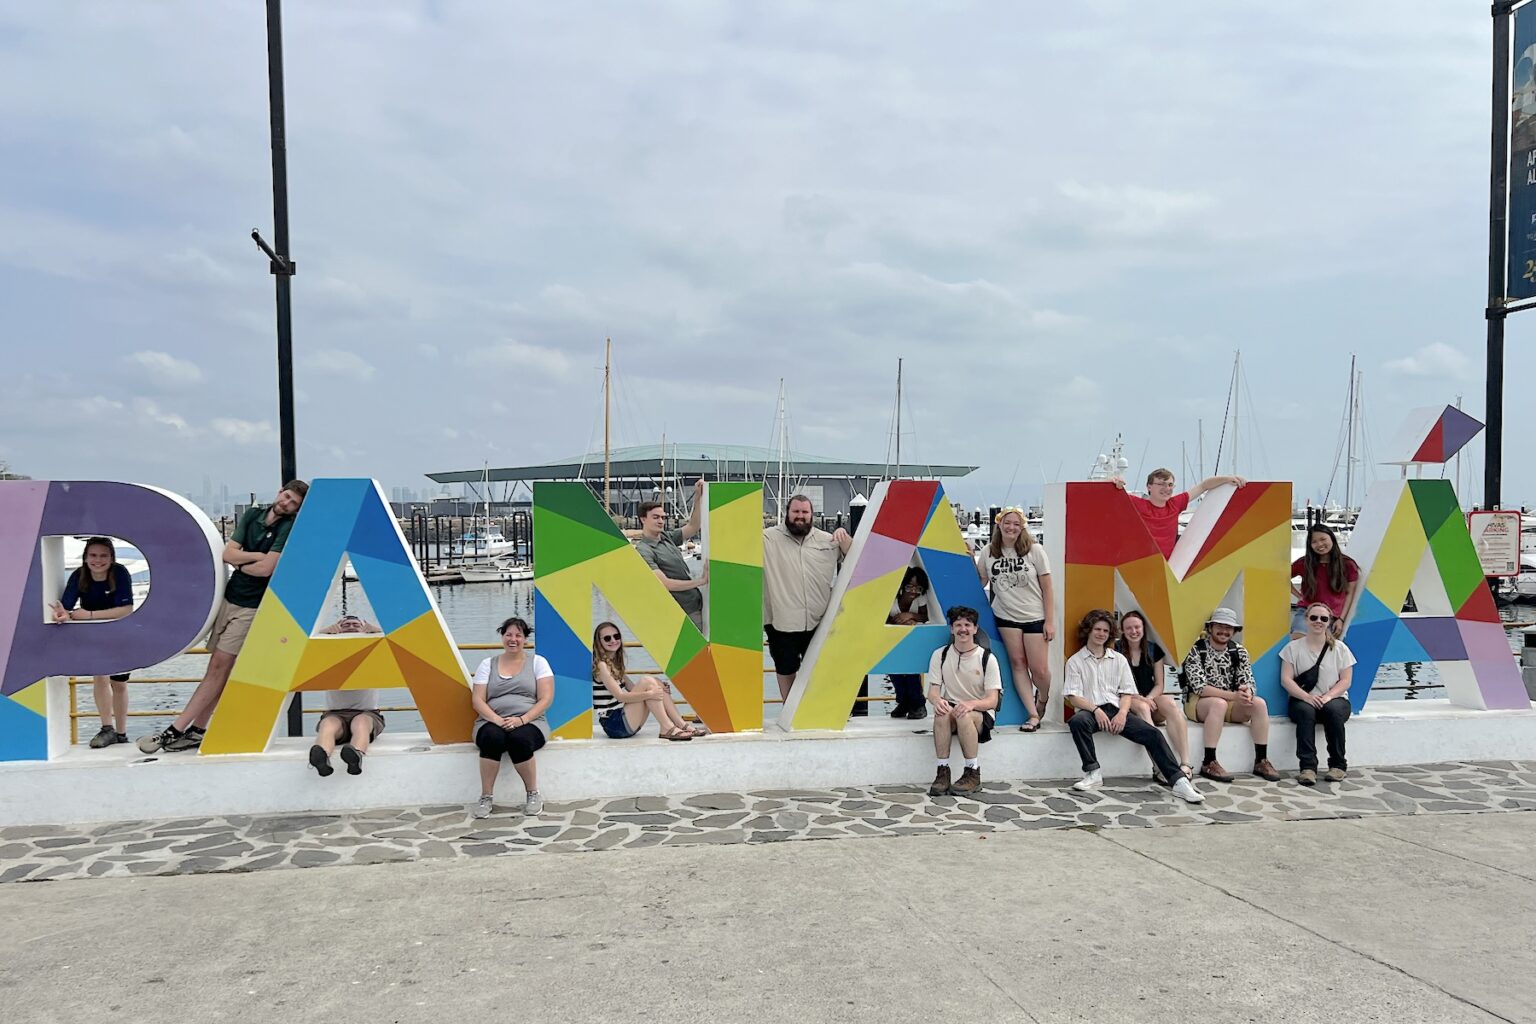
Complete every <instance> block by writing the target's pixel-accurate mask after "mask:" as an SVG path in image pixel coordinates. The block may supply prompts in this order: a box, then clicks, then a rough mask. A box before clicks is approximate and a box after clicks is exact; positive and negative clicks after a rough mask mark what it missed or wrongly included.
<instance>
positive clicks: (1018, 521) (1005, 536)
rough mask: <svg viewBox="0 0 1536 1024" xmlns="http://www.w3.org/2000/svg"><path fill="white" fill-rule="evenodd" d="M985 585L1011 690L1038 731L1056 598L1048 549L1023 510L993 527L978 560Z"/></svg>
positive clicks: (1046, 694) (1026, 728)
mask: <svg viewBox="0 0 1536 1024" xmlns="http://www.w3.org/2000/svg"><path fill="white" fill-rule="evenodd" d="M976 571H977V572H979V573H981V584H982V586H986V585H987V584H989V583H990V584H991V585H992V614H993V615H995V616H997V631H998V632H999V633H1000V634H1001V635H1002V638H1003V646H1004V647H1006V648H1007V649H1008V664H1010V665H1011V666H1013V688H1014V689H1015V690H1017V691H1018V693H1019V700H1020V701H1022V702H1023V704H1024V711H1025V713H1026V714H1027V715H1028V716H1029V721H1027V722H1025V723H1024V724H1023V725H1021V726H1019V731H1020V732H1034V731H1035V730H1036V729H1038V728H1040V719H1042V718H1043V717H1045V712H1046V709H1047V708H1049V707H1050V699H1051V661H1050V654H1049V652H1048V651H1047V649H1046V645H1047V644H1049V643H1050V642H1051V641H1052V640H1054V639H1056V596H1055V590H1054V588H1053V587H1052V585H1051V563H1050V562H1048V561H1047V560H1046V557H1045V545H1043V544H1041V543H1040V542H1039V541H1037V540H1035V538H1034V535H1033V534H1031V533H1030V532H1029V527H1028V525H1026V523H1025V522H1024V510H1023V509H1020V508H1005V509H1003V511H1002V512H1001V513H999V514H998V517H997V521H996V522H994V523H993V524H992V543H991V544H989V545H988V546H987V547H984V548H982V549H981V551H980V552H979V553H978V554H977V555H976Z"/></svg>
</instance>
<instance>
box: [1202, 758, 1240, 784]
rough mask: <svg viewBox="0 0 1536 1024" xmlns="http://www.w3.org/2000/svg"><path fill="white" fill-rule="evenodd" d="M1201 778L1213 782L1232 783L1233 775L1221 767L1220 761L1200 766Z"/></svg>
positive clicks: (1208, 762)
mask: <svg viewBox="0 0 1536 1024" xmlns="http://www.w3.org/2000/svg"><path fill="white" fill-rule="evenodd" d="M1200 776H1201V777H1202V778H1206V779H1210V780H1211V781H1212V782H1231V781H1232V773H1231V772H1229V771H1227V770H1226V769H1225V768H1223V767H1222V766H1221V762H1220V761H1207V762H1205V764H1203V765H1201V766H1200Z"/></svg>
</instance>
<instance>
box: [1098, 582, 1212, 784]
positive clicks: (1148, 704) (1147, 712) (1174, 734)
mask: <svg viewBox="0 0 1536 1024" xmlns="http://www.w3.org/2000/svg"><path fill="white" fill-rule="evenodd" d="M1115 650H1117V651H1119V652H1120V653H1121V654H1123V655H1125V660H1126V661H1127V662H1128V663H1129V664H1130V666H1131V678H1132V679H1134V680H1135V681H1136V692H1137V693H1138V694H1140V695H1141V700H1140V701H1139V702H1138V704H1137V707H1136V713H1137V714H1138V715H1140V716H1141V717H1142V718H1145V719H1146V720H1147V721H1149V722H1151V723H1152V724H1153V725H1161V726H1162V727H1163V729H1164V731H1166V732H1167V733H1168V745H1169V746H1171V747H1172V748H1173V752H1174V754H1175V755H1176V756H1177V757H1178V759H1179V768H1180V770H1182V771H1183V772H1184V776H1185V778H1194V776H1195V770H1194V768H1192V767H1191V766H1190V763H1189V724H1188V722H1187V721H1186V719H1185V718H1184V709H1183V708H1181V707H1180V706H1179V702H1178V701H1177V700H1176V699H1175V698H1174V696H1173V695H1172V694H1170V693H1168V692H1167V691H1166V690H1165V689H1164V682H1163V659H1164V658H1165V657H1166V656H1167V652H1165V651H1164V650H1163V649H1162V648H1161V647H1160V646H1158V643H1157V641H1156V640H1153V639H1152V638H1151V637H1150V636H1148V635H1147V617H1146V616H1145V615H1143V614H1141V612H1139V611H1137V610H1135V609H1134V608H1133V609H1131V610H1130V611H1128V612H1126V613H1125V614H1124V615H1122V616H1120V639H1118V640H1116V641H1115ZM1152 774H1153V777H1154V778H1157V777H1158V775H1159V773H1158V772H1157V771H1156V769H1154V770H1153V773H1152ZM1157 781H1159V782H1161V783H1162V784H1163V785H1165V786H1170V785H1172V784H1173V783H1172V781H1171V780H1168V779H1162V778H1157Z"/></svg>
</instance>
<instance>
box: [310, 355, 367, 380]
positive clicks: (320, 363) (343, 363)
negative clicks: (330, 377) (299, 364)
mask: <svg viewBox="0 0 1536 1024" xmlns="http://www.w3.org/2000/svg"><path fill="white" fill-rule="evenodd" d="M304 368H305V369H306V370H315V371H317V372H319V373H331V374H335V375H336V376H338V377H351V378H353V379H354V380H371V379H372V378H373V375H374V374H375V373H377V372H378V370H377V369H375V368H374V366H373V364H372V363H370V362H368V361H367V360H366V359H364V358H363V357H362V356H360V355H358V354H357V353H356V352H347V351H345V350H343V349H336V348H323V349H318V350H316V351H314V352H311V353H309V354H308V355H306V356H305V357H304Z"/></svg>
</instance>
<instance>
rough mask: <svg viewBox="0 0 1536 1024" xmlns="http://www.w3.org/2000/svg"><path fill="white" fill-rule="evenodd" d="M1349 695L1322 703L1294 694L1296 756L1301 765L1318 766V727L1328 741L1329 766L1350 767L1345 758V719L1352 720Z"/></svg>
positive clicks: (1293, 714) (1293, 712)
mask: <svg viewBox="0 0 1536 1024" xmlns="http://www.w3.org/2000/svg"><path fill="white" fill-rule="evenodd" d="M1349 714H1350V707H1349V699H1348V698H1346V697H1335V698H1333V700H1331V701H1329V702H1328V703H1327V704H1324V705H1323V706H1322V707H1320V708H1319V707H1314V706H1313V705H1312V702H1311V701H1305V700H1297V699H1296V698H1295V697H1292V698H1291V708H1290V715H1291V721H1293V722H1295V723H1296V760H1297V762H1298V763H1299V764H1300V765H1301V767H1302V768H1311V769H1312V770H1313V771H1316V770H1317V727H1318V725H1319V724H1321V725H1322V727H1323V737H1324V739H1326V740H1327V742H1328V767H1329V768H1348V767H1349V762H1348V761H1346V760H1345V759H1344V723H1345V722H1347V721H1349Z"/></svg>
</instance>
